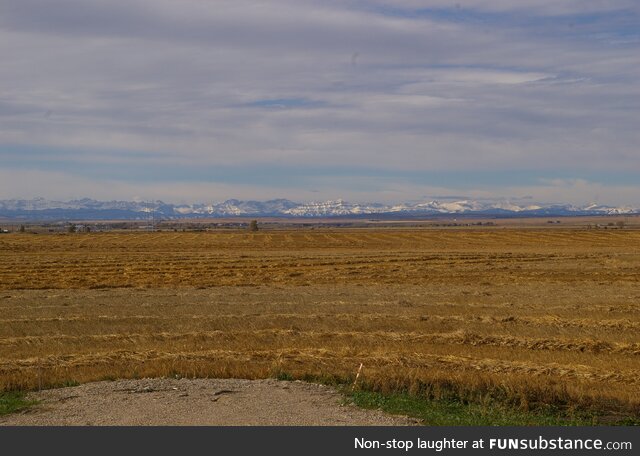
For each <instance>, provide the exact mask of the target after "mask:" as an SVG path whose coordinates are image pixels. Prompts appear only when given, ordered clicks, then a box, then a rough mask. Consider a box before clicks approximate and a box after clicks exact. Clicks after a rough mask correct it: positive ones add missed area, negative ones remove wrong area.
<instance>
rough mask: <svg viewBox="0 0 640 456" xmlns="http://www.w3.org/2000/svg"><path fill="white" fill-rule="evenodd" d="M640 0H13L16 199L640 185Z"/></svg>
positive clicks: (1, 34) (479, 192)
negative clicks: (35, 197) (639, 176)
mask: <svg viewBox="0 0 640 456" xmlns="http://www.w3.org/2000/svg"><path fill="white" fill-rule="evenodd" d="M639 23H640V2H638V1H637V0H619V1H614V0H610V1H607V0H593V1H588V0H585V1H578V0H565V1H562V0H559V1H556V0H553V1H552V0H519V1H507V0H493V1H490V0H477V1H473V2H470V1H469V2H465V1H458V2H456V1H451V2H450V1H444V0H424V1H421V0H394V1H392V0H370V1H359V0H347V1H337V0H335V1H334V0H324V1H320V0H272V1H268V2H267V1H258V0H233V1H208V0H91V1H89V0H0V58H1V61H2V64H1V65H0V199H5V198H15V197H33V196H46V197H51V198H74V197H84V196H89V197H95V198H100V199H111V198H117V199H131V198H134V197H141V198H147V199H151V198H159V199H164V200H166V201H169V202H182V201H203V202H206V201H212V200H222V199H225V198H230V197H237V198H244V199H247V198H253V199H267V198H274V197H284V198H289V199H293V200H298V201H302V200H320V199H327V198H338V197H342V198H345V199H351V200H360V201H381V202H392V201H408V200H416V199H423V198H430V197H432V196H436V195H466V196H469V197H476V198H479V197H482V198H512V199H517V198H523V197H526V198H530V199H534V200H538V201H546V202H570V203H577V204H582V203H588V202H598V203H604V204H620V205H622V204H627V205H636V206H640V182H639V181H640V180H639V179H637V176H638V175H640V149H639V148H638V145H639V144H640V128H639V127H640V31H639V29H638V24H639Z"/></svg>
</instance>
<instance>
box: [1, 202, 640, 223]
mask: <svg viewBox="0 0 640 456" xmlns="http://www.w3.org/2000/svg"><path fill="white" fill-rule="evenodd" d="M621 214H625V215H627V214H640V209H638V208H634V207H628V206H624V207H614V206H605V205H596V204H591V205H586V206H574V205H570V204H528V205H519V204H513V203H510V202H508V201H506V200H504V201H498V202H496V201H480V200H470V199H462V200H459V201H453V200H447V201H437V200H432V201H424V202H410V203H400V204H382V203H352V202H347V201H343V200H334V201H321V202H310V203H297V202H294V201H290V200H287V199H274V200H269V201H241V200H237V199H230V200H226V201H223V202H216V203H210V204H169V203H164V202H162V201H153V202H140V201H97V200H94V199H89V198H83V199H79V200H71V201H52V200H47V199H44V198H34V199H28V200H27V199H9V200H0V217H2V218H8V219H28V220H70V219H82V220H114V219H118V220H143V219H148V218H151V217H154V218H158V219H180V218H204V217H212V218H215V217H300V218H314V217H370V216H376V217H380V216H383V217H391V218H397V217H429V216H438V215H469V216H473V215H477V216H495V217H523V216H529V217H536V216H540V217H548V216H567V215H621Z"/></svg>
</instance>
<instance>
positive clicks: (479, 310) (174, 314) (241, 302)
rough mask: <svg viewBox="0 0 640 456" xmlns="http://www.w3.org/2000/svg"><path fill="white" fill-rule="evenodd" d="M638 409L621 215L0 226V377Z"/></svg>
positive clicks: (634, 284) (634, 289) (638, 248)
mask: <svg viewBox="0 0 640 456" xmlns="http://www.w3.org/2000/svg"><path fill="white" fill-rule="evenodd" d="M360 363H362V364H363V365H364V367H363V369H362V374H361V376H360V379H359V382H361V384H362V386H366V387H367V388H372V389H375V390H378V391H382V392H392V391H398V390H406V391H409V392H412V393H416V394H421V395H424V396H425V397H435V398H439V397H443V396H452V397H456V398H460V399H463V400H469V401H475V402H483V401H485V402H487V403H488V402H490V401H492V400H498V401H501V402H508V403H511V404H513V405H516V406H518V407H522V408H523V409H533V408H539V407H542V408H544V407H547V406H549V405H552V406H557V407H561V408H570V409H571V408H575V409H585V410H597V411H598V413H601V414H602V413H603V414H611V415H616V416H621V415H624V416H635V417H638V416H639V415H640V231H635V230H585V229H583V230H571V229H558V228H554V229H526V230H524V229H475V230H472V229H459V230H458V229H456V230H435V229H431V230H426V229H423V230H416V229H359V230H355V229H354V230H339V229H337V230H322V229H318V230H292V231H277V230H273V231H260V232H257V233H249V232H239V231H236V232H208V233H174V232H170V233H121V234H107V233H104V234H103V233H95V234H70V235H28V234H23V235H19V234H15V235H3V236H2V237H0V390H2V389H4V390H8V389H16V388H18V389H37V388H44V387H49V386H54V385H62V384H68V383H72V382H87V381H92V380H101V379H113V378H120V377H124V378H135V377H148V376H174V375H178V376H188V377H224V378H231V377H238V378H266V377H273V376H279V377H284V378H301V379H337V380H341V381H348V380H349V379H351V380H352V379H353V378H354V376H355V373H356V371H357V369H358V367H359V366H360Z"/></svg>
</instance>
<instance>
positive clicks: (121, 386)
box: [0, 379, 417, 426]
mask: <svg viewBox="0 0 640 456" xmlns="http://www.w3.org/2000/svg"><path fill="white" fill-rule="evenodd" d="M29 398H30V399H36V400H39V401H41V402H40V404H39V405H38V406H36V407H34V408H32V409H30V410H27V411H25V412H22V413H18V414H14V415H9V416H5V417H2V418H0V425H18V426H24V425H36V426H41V425H93V426H107V425H125V426H128V425H211V426H245V425H246V426H259V425H263V426H276V425H282V426H355V425H362V426H407V425H414V424H417V423H416V421H415V420H413V419H411V418H407V417H401V416H389V415H385V414H383V413H382V412H380V411H372V410H363V409H359V408H357V407H355V406H353V405H342V396H341V395H340V394H339V393H338V392H337V391H336V390H335V389H333V388H331V387H328V386H324V385H316V384H311V383H304V382H286V381H277V380H238V379H224V380H223V379H193V380H190V379H142V380H118V381H113V382H96V383H87V384H84V385H81V386H75V387H70V388H59V389H52V390H45V391H40V392H35V393H31V394H30V395H29Z"/></svg>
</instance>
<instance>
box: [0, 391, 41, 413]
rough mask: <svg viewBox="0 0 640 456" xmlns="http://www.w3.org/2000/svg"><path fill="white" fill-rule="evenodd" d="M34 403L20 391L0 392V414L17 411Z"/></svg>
mask: <svg viewBox="0 0 640 456" xmlns="http://www.w3.org/2000/svg"><path fill="white" fill-rule="evenodd" d="M36 403H37V402H36V401H30V400H28V399H27V398H26V397H25V395H24V393H23V392H22V391H7V392H0V415H8V414H9V413H15V412H18V411H20V410H24V409H26V408H29V407H31V406H32V405H35V404H36Z"/></svg>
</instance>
